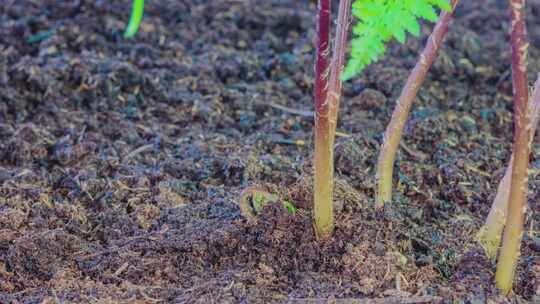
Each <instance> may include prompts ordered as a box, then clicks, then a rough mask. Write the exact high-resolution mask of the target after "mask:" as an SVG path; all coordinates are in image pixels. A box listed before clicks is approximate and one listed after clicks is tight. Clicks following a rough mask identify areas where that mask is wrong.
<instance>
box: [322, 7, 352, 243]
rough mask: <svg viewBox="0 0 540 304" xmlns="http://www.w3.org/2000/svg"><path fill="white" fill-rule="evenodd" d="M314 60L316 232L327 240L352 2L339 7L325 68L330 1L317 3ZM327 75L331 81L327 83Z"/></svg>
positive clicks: (331, 212)
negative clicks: (315, 54)
mask: <svg viewBox="0 0 540 304" xmlns="http://www.w3.org/2000/svg"><path fill="white" fill-rule="evenodd" d="M318 9H319V17H318V19H319V20H318V31H317V32H318V35H319V37H318V43H317V59H316V64H315V77H316V79H315V155H314V167H315V185H314V186H315V187H314V188H315V189H314V218H315V232H316V234H317V237H318V238H319V239H327V238H329V237H330V236H331V235H332V232H333V230H334V209H333V188H334V140H335V133H336V124H337V118H338V110H339V102H340V99H341V85H342V81H341V73H342V71H343V66H344V64H345V51H346V45H347V35H348V32H349V19H350V11H351V0H341V1H340V3H339V11H338V22H337V29H336V37H335V39H334V49H333V54H332V62H331V65H330V67H329V68H328V61H327V60H328V50H329V45H328V42H329V41H328V35H329V33H330V24H329V20H330V1H328V0H319V7H318ZM328 71H329V74H330V79H329V81H328V79H327V77H328Z"/></svg>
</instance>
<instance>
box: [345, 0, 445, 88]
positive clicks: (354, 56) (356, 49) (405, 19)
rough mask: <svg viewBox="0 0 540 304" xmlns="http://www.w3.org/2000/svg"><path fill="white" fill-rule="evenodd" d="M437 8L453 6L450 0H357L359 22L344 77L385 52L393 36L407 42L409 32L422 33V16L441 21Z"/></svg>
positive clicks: (429, 19) (443, 8) (352, 74)
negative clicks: (420, 20) (420, 22)
mask: <svg viewBox="0 0 540 304" xmlns="http://www.w3.org/2000/svg"><path fill="white" fill-rule="evenodd" d="M435 8H439V9H442V10H444V11H450V10H451V9H452V7H451V6H450V4H449V2H448V1H447V0H356V1H355V2H354V3H353V5H352V13H353V15H354V16H355V17H356V18H357V19H358V23H357V24H356V25H355V26H354V28H353V33H354V38H353V40H352V42H351V57H350V59H349V61H348V63H347V66H346V68H345V71H344V72H343V75H342V78H343V80H349V79H351V78H353V77H355V76H356V75H358V74H359V73H360V72H361V71H362V70H363V69H364V68H365V67H366V66H368V65H370V64H371V63H373V62H375V61H377V59H378V58H380V57H381V56H383V55H384V52H385V43H387V42H388V41H389V40H390V39H392V38H395V39H396V40H397V41H399V42H400V43H405V40H406V32H409V33H411V34H412V35H414V36H419V35H420V25H419V24H418V19H419V18H422V19H426V20H428V21H431V22H435V21H437V18H438V17H437V13H436V12H435Z"/></svg>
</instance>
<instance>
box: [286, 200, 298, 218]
mask: <svg viewBox="0 0 540 304" xmlns="http://www.w3.org/2000/svg"><path fill="white" fill-rule="evenodd" d="M283 207H284V208H285V210H287V212H288V213H289V214H292V215H295V214H296V207H295V206H294V204H293V203H291V202H289V201H283Z"/></svg>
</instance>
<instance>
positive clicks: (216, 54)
mask: <svg viewBox="0 0 540 304" xmlns="http://www.w3.org/2000/svg"><path fill="white" fill-rule="evenodd" d="M1 1H2V4H1V5H0V303H163V302H165V303H195V302H198V303H236V302H244V303H271V302H286V301H294V300H295V299H311V300H313V301H318V300H320V301H324V300H323V299H330V300H331V301H332V299H341V298H345V299H349V300H351V299H383V298H384V299H386V300H384V301H382V300H381V302H380V303H418V302H420V301H424V302H430V303H435V302H441V301H442V302H445V303H453V301H458V300H459V301H462V302H454V303H484V302H486V301H488V300H493V302H491V303H503V302H505V301H508V302H512V303H528V302H536V303H539V302H540V233H539V227H540V140H539V137H538V136H537V138H536V140H535V142H534V145H533V147H532V148H533V152H532V154H531V167H530V168H531V169H530V176H531V178H530V196H529V205H530V208H529V210H530V212H529V214H528V216H527V222H526V228H527V231H526V233H525V235H524V242H523V246H522V255H521V259H520V263H519V269H518V273H517V278H516V282H515V288H514V295H512V296H511V297H510V298H509V300H504V298H502V297H500V296H499V295H498V294H497V292H496V290H495V289H494V288H493V281H492V280H493V273H494V269H495V268H494V264H493V263H492V262H490V261H488V260H486V259H485V257H484V255H483V253H482V252H481V251H480V250H479V248H478V245H477V244H476V242H475V234H476V232H477V231H478V228H479V227H480V226H481V224H482V223H483V221H484V219H485V218H486V216H487V212H488V210H489V207H490V205H491V202H492V201H493V198H494V196H495V190H496V187H497V185H498V182H499V180H500V179H501V177H502V175H503V173H504V170H505V167H506V165H507V163H508V159H509V156H510V147H511V143H512V97H511V95H512V94H511V91H512V90H511V79H510V69H509V66H510V64H509V63H510V48H509V46H508V42H507V41H508V35H507V32H508V22H507V3H506V1H502V0H500V1H496V0H475V1H462V3H460V5H459V7H458V9H457V12H456V22H454V23H453V24H452V26H451V29H450V32H449V33H448V35H447V38H446V41H445V46H444V48H443V50H442V51H441V53H440V55H439V56H438V58H437V60H436V63H435V64H434V66H433V68H432V70H431V71H430V73H429V78H428V80H427V81H426V83H425V84H424V85H423V87H422V89H421V91H420V93H419V95H418V98H417V100H416V102H415V105H414V108H413V111H412V113H411V117H410V120H409V122H408V123H407V128H406V131H405V134H404V139H403V145H402V147H401V151H400V153H399V156H398V160H397V167H396V172H395V173H396V174H395V179H394V180H395V184H396V189H395V194H394V202H393V203H392V204H391V205H389V206H388V207H387V209H386V210H384V212H376V211H375V210H374V209H373V203H374V199H373V198H374V188H375V177H374V166H375V161H376V158H377V153H378V148H379V146H380V143H381V140H382V132H383V130H384V128H385V125H386V124H387V123H388V121H389V117H390V114H391V111H392V110H393V108H394V104H395V103H394V100H395V99H396V98H397V96H398V94H399V92H400V90H401V88H402V86H403V83H404V81H405V79H406V77H407V75H408V71H409V70H410V69H411V67H412V66H413V65H414V63H415V61H416V57H417V54H418V52H419V50H420V49H421V48H422V46H423V43H424V41H425V38H426V35H427V34H428V33H429V31H430V28H431V26H429V25H428V26H424V27H423V34H422V36H421V37H420V38H418V39H417V38H410V39H408V41H407V43H406V44H405V45H398V44H397V43H392V45H391V47H390V49H389V52H388V55H387V56H386V57H385V58H384V59H383V60H381V61H380V62H379V63H377V64H375V65H373V66H371V67H369V68H368V69H367V70H366V71H365V72H364V73H363V74H362V75H361V76H360V77H359V78H358V79H356V80H354V81H350V82H348V83H347V84H346V85H345V87H344V99H343V102H342V109H341V115H340V121H339V126H338V129H339V131H340V132H342V133H343V136H340V137H339V138H338V139H337V143H336V171H337V172H336V174H337V180H338V181H337V185H336V194H335V197H336V204H337V215H336V217H337V227H336V231H335V235H334V237H333V238H332V239H331V240H329V241H327V242H317V241H316V240H315V238H314V233H313V228H312V224H311V202H312V191H311V183H312V182H311V177H310V176H311V174H312V166H311V158H310V155H311V153H312V150H313V142H312V126H313V119H312V114H311V112H310V111H312V109H313V106H312V87H313V68H312V62H313V55H314V50H313V41H314V12H315V6H316V4H315V2H314V1H307V0H302V1H290V0H269V1H254V0H252V1H233V0H228V1H227V0H219V1H218V0H216V1H195V0H185V1H174V0H166V1H165V0H162V1H148V3H147V6H146V15H145V17H144V19H143V24H142V28H141V30H140V32H139V34H138V35H137V37H136V38H135V39H133V40H126V39H124V38H123V37H122V34H123V29H124V27H125V26H126V23H127V20H128V19H129V13H130V12H129V11H130V3H129V1H126V0H122V1H100V0H97V1H96V0H80V1H77V0H73V1H57V0H44V1H36V0H1ZM527 14H528V15H527V17H528V25H529V27H530V29H529V34H530V37H531V48H530V55H531V56H530V65H529V72H530V77H531V81H533V79H535V78H536V73H537V72H540V1H536V0H534V1H533V0H531V1H528V8H527ZM253 185H256V186H260V187H263V188H265V189H267V190H268V191H270V192H271V193H273V194H276V195H277V196H278V197H279V200H280V201H287V202H290V203H292V204H293V205H294V206H295V207H296V209H297V210H296V213H295V214H291V213H289V212H287V211H286V210H285V209H284V207H283V204H281V203H279V202H275V203H273V204H269V205H267V206H266V207H264V208H263V209H262V211H261V214H260V215H259V216H258V218H257V219H256V220H254V221H248V220H246V218H245V217H243V216H242V214H241V212H240V209H239V207H238V201H239V196H240V193H241V192H242V190H243V189H245V188H247V187H249V186H253ZM392 301H393V302H392ZM407 301H408V302H407ZM377 303H379V302H377Z"/></svg>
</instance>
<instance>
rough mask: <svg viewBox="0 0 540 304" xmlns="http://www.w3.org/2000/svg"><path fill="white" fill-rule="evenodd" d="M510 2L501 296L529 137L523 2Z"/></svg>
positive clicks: (516, 237)
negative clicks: (510, 140) (509, 122)
mask: <svg viewBox="0 0 540 304" xmlns="http://www.w3.org/2000/svg"><path fill="white" fill-rule="evenodd" d="M509 2H510V19H511V20H510V21H511V22H510V24H511V25H510V27H511V28H510V33H511V35H510V39H511V42H512V85H513V91H514V146H513V155H514V161H513V163H512V165H513V166H512V179H511V181H510V196H509V202H508V211H507V212H508V217H507V223H506V227H505V228H504V234H503V240H502V247H501V251H500V255H499V260H498V263H497V272H496V274H495V283H496V285H497V287H498V288H499V289H500V290H501V291H502V292H503V293H504V294H508V293H509V292H510V291H511V290H512V281H513V279H514V275H515V271H516V266H517V262H518V259H519V252H520V247H521V239H522V236H523V220H524V217H525V216H524V215H525V212H526V211H527V189H528V176H527V168H528V166H529V152H530V147H529V138H530V135H529V134H530V131H531V128H532V126H531V124H530V123H529V115H528V114H527V110H528V99H529V88H528V79H527V51H528V46H529V43H528V41H527V30H526V25H525V0H510V1H509Z"/></svg>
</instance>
